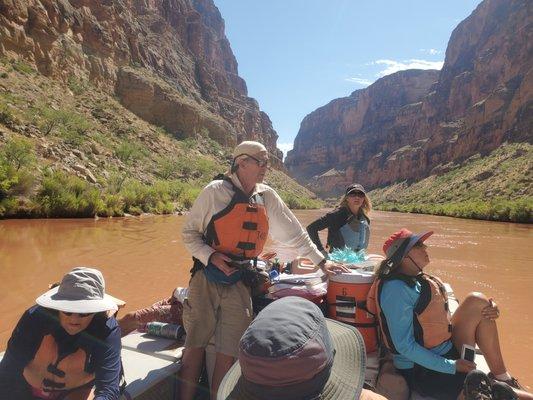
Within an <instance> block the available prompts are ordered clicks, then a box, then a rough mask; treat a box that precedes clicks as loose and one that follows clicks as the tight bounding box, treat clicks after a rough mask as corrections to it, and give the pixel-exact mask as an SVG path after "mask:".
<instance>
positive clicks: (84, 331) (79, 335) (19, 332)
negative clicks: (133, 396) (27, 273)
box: [0, 267, 122, 400]
mask: <svg viewBox="0 0 533 400" xmlns="http://www.w3.org/2000/svg"><path fill="white" fill-rule="evenodd" d="M36 302H37V305H35V306H33V307H31V308H30V309H28V310H27V311H26V312H25V313H24V315H23V316H22V318H21V319H20V320H19V322H18V324H17V326H16V328H15V330H14V331H13V333H12V335H11V338H10V339H9V342H8V345H7V350H6V352H5V355H4V357H3V359H2V361H1V362H0V398H1V399H8V398H9V399H17V400H26V399H73V398H75V399H97V400H114V399H118V398H119V396H120V388H119V385H120V384H119V381H120V378H121V371H122V370H121V360H120V348H121V342H120V336H121V335H120V328H119V326H118V323H117V321H116V319H115V318H114V317H113V316H111V317H110V316H109V314H112V313H113V312H114V311H116V310H117V309H118V307H117V302H119V300H117V299H115V298H114V297H112V296H110V295H108V294H106V293H105V282H104V278H103V276H102V273H101V272H100V271H98V270H96V269H93V268H86V267H77V268H74V269H73V270H72V271H70V272H69V273H67V274H66V275H65V276H64V277H63V279H62V281H61V283H60V284H59V286H57V287H54V288H52V289H50V290H48V291H47V292H46V293H44V294H43V295H41V296H39V297H38V298H37V300H36ZM6 396H7V397H6Z"/></svg>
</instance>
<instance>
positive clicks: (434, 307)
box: [366, 274, 452, 354]
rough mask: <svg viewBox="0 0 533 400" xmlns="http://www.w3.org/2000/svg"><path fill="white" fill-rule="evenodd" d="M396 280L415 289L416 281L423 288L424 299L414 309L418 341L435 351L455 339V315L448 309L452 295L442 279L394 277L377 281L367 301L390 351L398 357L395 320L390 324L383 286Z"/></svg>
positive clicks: (398, 275) (401, 275)
mask: <svg viewBox="0 0 533 400" xmlns="http://www.w3.org/2000/svg"><path fill="white" fill-rule="evenodd" d="M392 279H399V280H401V281H403V282H405V283H406V284H407V285H409V286H411V287H412V286H414V285H415V283H416V281H418V282H419V283H420V285H421V290H420V297H419V298H418V301H417V302H416V304H415V307H414V309H413V328H414V336H415V340H416V342H417V343H418V344H420V345H421V346H424V347H425V348H427V349H431V348H433V347H435V346H438V345H440V344H441V343H444V342H445V341H447V340H450V338H451V336H452V325H451V314H450V310H449V306H448V294H447V293H446V289H445V288H444V285H443V283H442V282H441V280H440V279H438V278H436V277H434V276H431V275H426V274H419V275H417V276H408V275H404V274H393V275H391V276H390V277H385V278H379V279H376V280H375V281H374V283H373V284H372V287H371V288H370V291H369V292H368V296H367V302H366V304H367V309H368V311H369V312H371V313H372V314H374V315H375V316H376V317H377V319H378V323H379V327H380V331H381V338H382V340H383V342H384V344H385V346H386V347H387V348H388V349H389V351H391V352H392V353H394V354H398V351H397V350H396V348H395V347H394V343H393V342H392V339H391V335H390V332H389V325H390V323H391V322H392V321H389V322H387V320H386V318H385V314H384V313H383V310H382V309H381V307H380V304H379V299H380V296H381V290H382V288H383V283H384V282H386V281H388V280H392Z"/></svg>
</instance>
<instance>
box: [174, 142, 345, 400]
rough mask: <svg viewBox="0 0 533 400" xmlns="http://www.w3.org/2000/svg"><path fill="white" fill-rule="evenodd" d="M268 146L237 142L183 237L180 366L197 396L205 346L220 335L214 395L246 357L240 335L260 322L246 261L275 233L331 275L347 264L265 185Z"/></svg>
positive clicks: (186, 388)
mask: <svg viewBox="0 0 533 400" xmlns="http://www.w3.org/2000/svg"><path fill="white" fill-rule="evenodd" d="M267 166H268V151H267V149H266V148H265V146H263V145H262V144H261V143H258V142H253V141H245V142H242V143H241V144H239V145H238V146H237V147H235V149H234V151H233V163H232V166H231V170H230V172H229V174H228V175H227V176H225V177H224V179H221V180H214V181H212V182H211V183H209V184H208V185H207V186H206V187H205V188H204V189H203V191H202V192H201V193H200V195H199V196H198V198H197V199H196V201H195V202H194V204H193V206H192V208H191V210H190V213H189V215H188V219H187V222H186V223H185V226H184V228H183V242H184V243H185V245H186V246H187V248H188V249H189V251H190V252H191V253H192V255H193V259H194V266H193V269H192V270H191V272H192V277H191V280H190V283H189V297H188V299H187V300H186V301H185V302H184V304H183V306H184V309H183V312H184V315H183V320H184V325H185V330H186V332H187V338H186V341H185V350H184V353H183V365H182V367H181V370H180V380H181V389H180V392H181V393H180V394H181V397H180V398H181V399H182V400H190V399H193V397H194V393H195V391H196V386H197V382H198V377H199V375H200V372H201V368H202V364H203V359H204V353H205V347H206V346H207V344H208V343H209V340H210V339H211V338H212V337H213V336H214V338H215V351H216V360H215V368H214V372H213V379H212V382H211V398H212V399H216V395H217V391H218V387H219V385H220V382H221V381H222V378H223V377H224V375H225V374H226V372H227V371H228V370H229V369H230V367H231V366H232V365H233V363H234V362H235V360H236V358H237V356H238V345H239V340H240V338H241V336H242V334H243V333H244V331H245V330H246V328H247V327H248V325H249V324H250V322H251V321H252V316H253V315H252V300H251V296H250V288H249V287H248V286H246V285H245V284H244V283H243V281H242V280H241V278H242V270H241V269H240V268H238V265H239V262H242V261H244V262H246V260H254V259H255V258H257V257H258V256H259V254H260V253H261V252H262V251H263V247H264V245H265V242H266V240H267V237H268V234H269V233H270V235H272V237H273V238H274V239H276V240H279V241H280V242H283V243H286V244H288V245H289V246H291V247H293V248H295V249H297V250H298V253H299V254H300V255H301V256H304V257H307V258H310V259H311V260H312V261H313V262H314V263H315V264H318V265H319V266H320V267H321V268H322V270H323V271H324V272H326V273H327V274H335V273H337V272H341V271H346V269H345V268H344V267H342V266H339V265H336V264H334V263H331V262H330V261H326V259H325V258H324V256H323V255H322V254H321V253H320V252H319V251H318V250H317V248H316V246H315V245H314V244H313V242H312V241H311V239H310V238H309V236H308V235H307V233H306V232H305V231H304V229H303V228H302V227H301V225H300V223H299V222H298V220H297V219H296V217H295V216H294V215H293V213H292V212H291V211H290V210H289V208H288V207H287V206H286V205H285V203H284V202H283V200H281V198H280V197H279V195H278V194H277V193H276V192H275V191H274V190H273V189H272V188H270V187H269V186H267V185H265V184H263V183H262V182H263V179H264V177H265V174H266V171H267Z"/></svg>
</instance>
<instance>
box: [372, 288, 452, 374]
mask: <svg viewBox="0 0 533 400" xmlns="http://www.w3.org/2000/svg"><path fill="white" fill-rule="evenodd" d="M420 290H421V285H420V283H419V282H416V284H415V285H414V287H410V286H409V285H408V284H406V283H405V282H403V281H401V280H398V279H394V280H390V281H386V282H384V283H383V287H382V289H381V295H380V307H381V309H382V310H383V313H384V314H385V318H386V320H387V324H388V327H389V332H390V335H391V339H392V342H393V343H394V347H395V348H396V350H397V351H398V352H399V353H400V354H394V355H393V362H394V365H395V366H396V368H398V369H407V368H412V367H413V365H414V363H416V364H419V365H421V366H423V367H425V368H428V369H431V370H434V371H439V372H443V373H447V374H455V371H456V368H455V361H454V360H449V359H446V358H444V357H442V355H444V354H446V353H447V352H448V351H449V350H450V349H451V348H452V345H453V344H452V342H451V341H450V340H448V341H446V342H444V343H442V344H440V345H438V346H436V347H433V348H431V349H426V348H425V347H423V346H421V345H420V344H418V343H417V342H416V341H415V336H414V328H413V310H414V307H415V305H416V303H417V301H418V298H419V297H420Z"/></svg>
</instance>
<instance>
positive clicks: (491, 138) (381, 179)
mask: <svg viewBox="0 0 533 400" xmlns="http://www.w3.org/2000/svg"><path fill="white" fill-rule="evenodd" d="M531 8H532V5H531V2H528V1H527V0H510V1H509V0H485V1H483V2H482V3H481V4H480V5H479V6H478V7H477V8H476V10H475V11H474V12H473V13H472V14H471V15H470V16H469V17H468V18H466V19H465V20H464V21H462V22H461V23H460V24H459V25H458V26H457V27H456V29H455V30H454V31H453V33H452V36H451V38H450V41H449V43H448V48H447V50H446V57H445V62H444V66H443V69H442V70H441V71H440V72H437V71H415V70H411V71H402V72H398V73H396V74H393V75H390V76H387V77H384V78H382V79H380V80H378V81H376V82H375V83H374V84H372V85H370V86H369V87H368V88H366V89H362V90H357V91H355V92H353V93H352V94H351V95H350V96H349V97H346V98H341V99H337V100H333V101H332V102H330V103H329V104H327V105H325V106H324V107H321V108H319V109H317V110H316V111H314V112H312V113H311V114H309V115H308V116H306V117H305V118H304V120H303V121H302V123H301V127H300V131H299V132H298V135H297V137H296V140H295V143H294V149H293V150H292V151H291V152H289V154H288V156H287V159H286V166H287V168H288V169H289V171H290V173H291V174H292V175H293V176H295V177H297V178H298V179H300V181H306V180H308V179H309V178H311V177H315V179H314V187H315V188H316V189H319V190H321V191H322V192H324V193H332V192H338V191H340V190H341V188H342V187H343V186H344V185H346V184H347V183H349V182H353V181H358V182H361V183H362V184H364V185H367V186H369V187H370V188H372V187H378V186H383V185H387V184H390V183H393V182H397V181H402V180H407V181H413V180H419V179H421V178H423V177H425V176H428V175H429V174H431V173H432V172H434V168H436V167H437V166H439V165H442V164H445V163H447V162H450V161H455V160H462V159H466V158H468V157H469V156H471V155H473V154H475V153H482V154H483V153H487V152H490V151H491V150H494V149H495V148H497V147H498V146H500V145H501V144H502V143H504V142H506V141H508V142H525V141H527V142H530V143H531V141H532V140H533V139H532V135H531V126H532V123H533V112H532V111H533V110H532V104H533V77H532V73H531V67H532V54H533V44H532V43H533V40H532V39H533V38H532V35H533V29H532V27H533V21H532V19H531V15H532V13H531V11H532V10H531ZM332 169H334V170H335V171H334V172H333V171H332Z"/></svg>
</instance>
